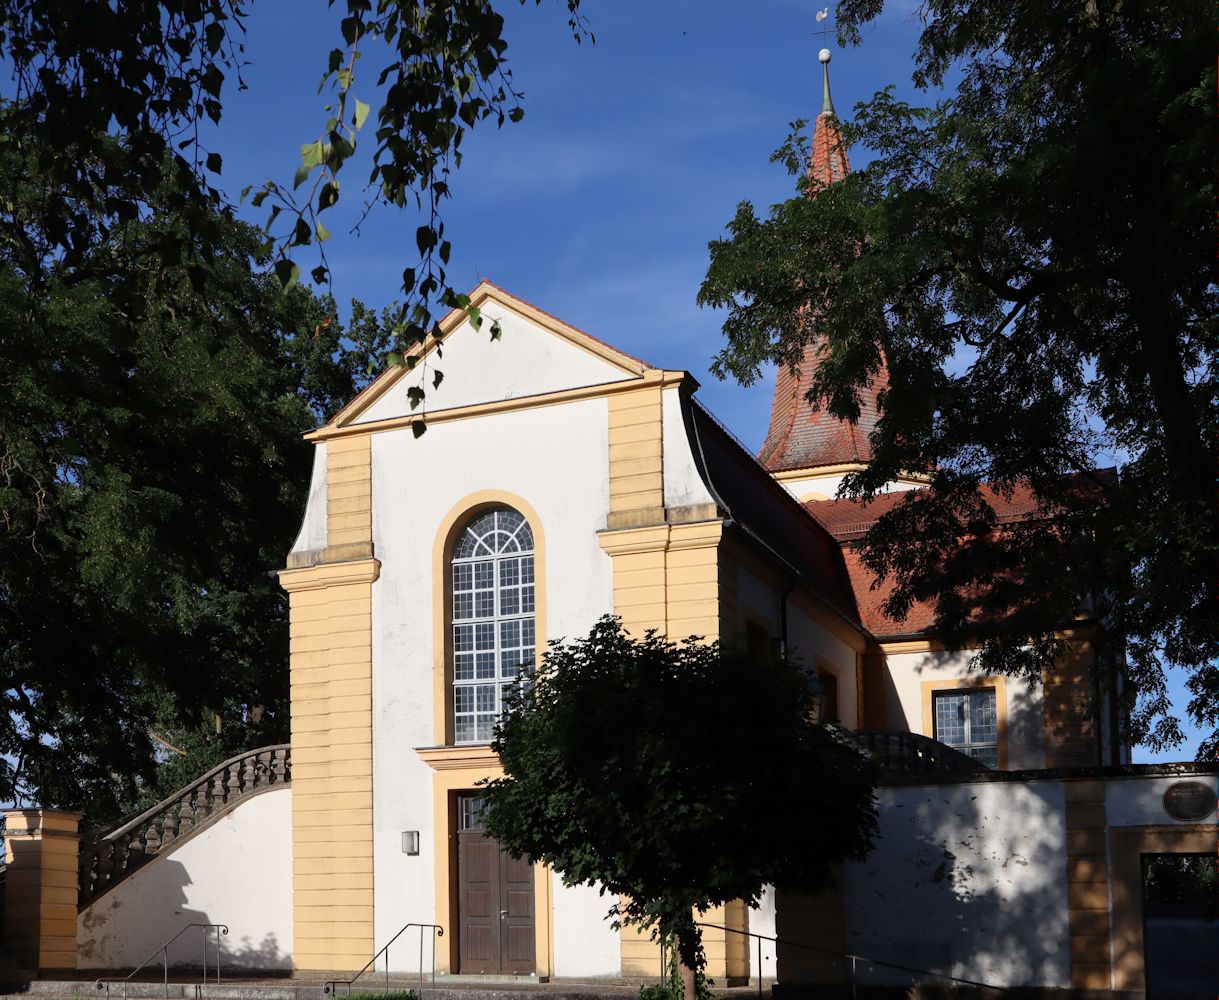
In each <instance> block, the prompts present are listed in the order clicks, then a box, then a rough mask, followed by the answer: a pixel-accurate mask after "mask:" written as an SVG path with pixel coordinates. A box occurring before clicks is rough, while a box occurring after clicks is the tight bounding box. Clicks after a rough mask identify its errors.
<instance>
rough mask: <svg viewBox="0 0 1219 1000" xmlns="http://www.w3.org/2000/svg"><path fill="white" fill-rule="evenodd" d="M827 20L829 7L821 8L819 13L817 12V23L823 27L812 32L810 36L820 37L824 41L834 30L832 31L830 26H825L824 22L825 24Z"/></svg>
mask: <svg viewBox="0 0 1219 1000" xmlns="http://www.w3.org/2000/svg"><path fill="white" fill-rule="evenodd" d="M829 19H830V9H829V7H822V8H821V9H820V10H819V11H817V23H818V24H820V25H824V27H822V28H821V29H820V30H818V31H814V32H812V34H814V35H820V36H821V37H822V39H823V40H824V39H825V36H826V35H828V34H829V33H830V32H831V31H833V30H834V29H833V27H832V26H831V25H829V24H826V22H827V21H828V20H829Z"/></svg>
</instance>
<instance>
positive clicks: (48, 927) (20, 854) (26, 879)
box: [3, 809, 81, 970]
mask: <svg viewBox="0 0 1219 1000" xmlns="http://www.w3.org/2000/svg"><path fill="white" fill-rule="evenodd" d="M80 816H81V814H80V813H77V812H67V811H63V810H59V809H6V810H5V811H4V822H5V838H4V862H5V865H6V868H7V874H6V879H5V881H6V885H7V890H6V896H7V899H6V901H5V902H6V905H5V909H4V925H3V931H4V942H5V948H6V951H7V954H8V955H10V956H11V957H12V958H13V959H15V960H17V961H18V962H19V963H20V964H21V965H24V966H26V967H29V968H34V969H40V970H52V969H54V970H61V969H75V968H76V901H77V882H76V880H77V873H76V867H77V855H78V853H79V850H80V836H79V833H78V829H79V825H80Z"/></svg>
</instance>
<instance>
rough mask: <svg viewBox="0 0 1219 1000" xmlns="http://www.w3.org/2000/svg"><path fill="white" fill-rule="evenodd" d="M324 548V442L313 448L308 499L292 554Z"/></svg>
mask: <svg viewBox="0 0 1219 1000" xmlns="http://www.w3.org/2000/svg"><path fill="white" fill-rule="evenodd" d="M325 547H326V442H325V441H321V442H319V443H318V444H316V445H314V448H313V472H312V473H311V474H310V476H309V499H308V500H307V501H306V503H305V517H304V519H303V521H302V523H301V530H300V533H299V534H298V535H297V536H296V541H295V542H293V543H292V551H293V552H312V551H315V550H317V549H324V548H325Z"/></svg>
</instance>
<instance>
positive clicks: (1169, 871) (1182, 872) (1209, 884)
mask: <svg viewBox="0 0 1219 1000" xmlns="http://www.w3.org/2000/svg"><path fill="white" fill-rule="evenodd" d="M1143 898H1144V901H1145V905H1146V906H1147V908H1148V909H1156V910H1161V911H1162V910H1164V909H1167V908H1185V907H1192V908H1195V909H1196V910H1198V911H1201V913H1202V914H1204V915H1205V916H1204V919H1206V920H1219V866H1217V865H1216V863H1215V857H1214V855H1210V854H1151V855H1146V856H1144V858H1143ZM1157 915H1159V914H1157Z"/></svg>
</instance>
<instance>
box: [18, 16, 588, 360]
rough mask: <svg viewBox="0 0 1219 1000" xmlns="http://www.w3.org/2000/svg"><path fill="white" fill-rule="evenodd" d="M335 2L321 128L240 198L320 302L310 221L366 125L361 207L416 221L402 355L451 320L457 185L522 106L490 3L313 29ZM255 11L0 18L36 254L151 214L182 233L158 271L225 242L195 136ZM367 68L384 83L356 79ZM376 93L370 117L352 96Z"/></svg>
mask: <svg viewBox="0 0 1219 1000" xmlns="http://www.w3.org/2000/svg"><path fill="white" fill-rule="evenodd" d="M519 2H520V3H521V4H522V5H523V4H525V3H526V2H527V0H519ZM533 2H534V4H535V5H540V4H541V0H533ZM564 2H565V4H566V7H567V11H568V23H569V26H570V27H571V30H572V33H573V35H574V37H575V39H576V41H577V42H578V41H580V40H581V39H582V38H583V37H584V36H585V35H588V36H589V37H590V38H591V37H592V36H591V34H590V33H589V32H588V31H587V28H586V26H585V24H584V21H583V19H582V17H581V15H580V13H579V6H580V0H564ZM336 5H337V6H339V7H340V8H342V9H343V10H344V11H345V13H344V16H343V17H342V18H341V20H340V22H339V33H338V37H336V38H335V46H334V48H333V49H332V50H331V51H330V52H329V54H328V56H327V59H326V63H325V64H324V66H322V67H319V69H321V83H320V86H319V88H318V92H319V94H320V93H323V92H324V93H326V95H327V99H328V100H329V103H327V104H326V105H325V106H324V109H323V110H324V115H325V118H324V124H323V125H322V127H321V129H320V130H319V133H318V134H317V135H316V136H314V137H312V138H310V139H309V141H308V142H305V143H303V144H302V145H301V147H300V160H301V162H300V167H299V168H298V169H297V170H296V173H295V176H294V178H293V181H292V183H291V184H288V183H286V182H283V181H279V180H275V179H268V180H266V181H265V182H264V183H263V184H261V185H259V186H258V187H257V188H256V189H255V188H254V187H248V188H246V189H245V191H244V192H243V198H245V197H249V199H250V201H251V203H252V204H253V205H254V206H255V207H260V208H265V210H266V212H267V217H266V223H265V226H264V233H263V250H264V252H266V253H269V254H273V256H274V257H275V263H274V274H275V277H276V279H277V280H278V282H279V284H280V286H281V287H283V288H285V289H286V288H288V287H290V286H292V285H293V284H294V283H295V282H297V281H298V279H299V277H300V273H301V262H300V260H299V259H297V257H298V256H299V255H298V254H297V252H296V251H297V248H301V247H316V253H317V264H316V266H314V267H313V268H312V269H311V271H310V275H311V277H312V278H313V280H314V281H315V282H316V283H318V284H321V285H325V286H326V287H327V288H329V281H330V268H329V263H328V261H327V258H326V252H325V250H324V246H323V244H324V243H325V241H326V240H327V239H328V238H329V236H330V234H329V232H328V230H327V229H326V226H325V225H324V224H323V222H322V219H321V217H322V215H323V213H325V212H327V211H329V210H330V209H332V208H334V206H335V205H336V204H337V203H338V202H339V199H340V196H341V193H342V191H343V189H342V187H341V184H340V179H341V178H340V175H341V174H342V175H343V176H346V175H345V174H343V170H344V167H346V166H348V161H349V160H351V159H352V157H354V156H355V154H356V151H357V148H358V146H359V143H360V142H361V137H362V134H363V133H364V130H365V129H367V128H368V127H369V122H370V121H372V122H374V123H375V132H374V134H373V137H372V142H373V143H374V146H373V155H372V170H371V173H370V175H369V177H368V180H367V182H366V184H365V185H364V188H363V190H362V192H360V193H361V195H362V197H363V198H364V200H365V203H366V205H367V206H368V208H369V209H371V208H372V207H373V206H376V205H381V206H389V207H393V208H397V209H408V208H409V209H410V210H412V211H415V212H417V213H418V214H419V216H420V218H421V224H420V225H419V228H418V238H417V244H418V251H419V258H418V260H417V261H416V262H412V263H411V264H409V265H408V266H405V267H404V270H403V275H402V282H403V284H402V288H403V293H404V295H405V296H406V298H405V301H404V304H403V305H402V306H401V307H400V308H399V309H398V310H397V316H396V320H397V322H396V329H397V337H396V339H397V342H398V347H399V349H401V348H403V347H409V346H411V345H414V344H418V343H420V342H422V340H423V339H424V338H425V337H426V335H427V334H428V333H430V332H431V331H432V329H433V327H434V326H435V320H436V316H435V315H434V312H433V311H434V309H435V307H436V306H440V307H441V308H443V309H446V310H447V309H449V308H461V307H462V303H461V302H460V301H459V299H460V295H459V293H458V291H457V290H456V289H454V288H452V287H451V286H450V285H449V283H448V281H447V278H446V274H445V265H446V264H447V263H448V260H449V257H450V254H451V252H452V247H451V244H450V242H449V240H448V239H447V238H446V237H445V230H444V220H443V217H442V212H441V207H442V205H443V202H444V201H445V199H447V198H448V197H449V196H450V188H449V177H450V173H451V171H452V170H453V169H455V168H457V167H459V166H460V164H461V158H462V149H461V147H462V142H463V139H464V138H465V135H466V133H467V132H468V131H469V130H470V129H472V128H474V127H475V126H476V125H477V124H478V123H480V122H486V121H491V122H494V123H495V124H496V125H499V126H502V125H503V124H504V122H505V121H510V122H516V121H520V120H521V117H522V115H523V110H522V108H521V97H522V95H521V94H520V93H519V92H518V91H517V90H516V89H515V88H514V86H513V83H512V74H511V71H510V69H509V68H508V65H507V63H508V55H507V52H508V43H507V40H506V39H505V38H504V19H503V17H502V16H501V15H500V13H499V12H498V11H497V10H496V9H495V6H493V4H492V3H490V2H488V0H421V2H415V0H410V2H404V0H378V2H377V3H375V4H374V3H373V2H372V0H340V2H338V3H337V4H336V0H330V2H329V3H322V0H316V2H315V3H314V5H313V6H312V8H311V9H312V11H313V13H314V14H316V15H318V16H321V15H323V14H325V13H326V10H327V7H334V6H336ZM249 6H250V5H249V4H248V3H247V2H246V0H122V2H118V3H28V2H16V0H9V2H7V3H4V4H3V7H2V9H3V15H4V16H3V18H0V56H3V58H4V60H5V62H6V64H7V65H8V66H9V67H10V69H11V71H12V73H13V77H14V91H13V107H12V109H11V116H12V117H11V119H10V124H11V126H12V128H10V130H8V131H7V132H5V133H4V134H3V135H0V144H2V145H5V146H8V147H9V148H10V149H17V150H19V151H20V155H23V156H24V155H32V156H33V157H34V163H33V164H32V169H33V173H34V176H37V177H39V178H40V179H43V180H45V181H46V183H47V188H48V191H49V192H50V193H49V196H48V197H46V198H45V199H42V200H41V201H40V203H39V204H37V205H36V206H35V205H31V206H30V209H31V211H30V212H29V213H28V214H27V216H26V218H25V219H24V220H23V221H24V224H25V225H26V226H27V227H28V229H29V232H30V233H31V235H32V236H33V237H34V238H35V239H37V240H39V241H41V242H42V244H43V247H44V250H45V252H46V253H47V254H49V255H51V256H55V257H57V258H62V259H63V260H64V261H65V262H66V263H67V264H68V265H69V266H76V265H79V264H80V263H81V262H82V261H83V260H84V259H85V258H86V257H87V256H88V255H89V254H90V253H91V252H92V250H93V248H95V247H96V246H98V245H99V244H100V243H103V242H104V241H105V240H106V239H107V238H108V235H109V234H110V233H111V232H112V231H113V230H114V229H115V228H116V227H120V226H122V225H124V224H126V223H128V222H131V221H133V220H135V219H148V218H149V217H150V215H151V213H152V203H153V202H154V201H156V200H158V199H160V200H161V201H162V202H163V203H164V204H165V205H166V206H167V207H168V209H169V210H170V211H172V212H174V214H175V215H176V216H177V217H178V218H179V219H181V220H182V221H183V223H184V226H183V227H182V228H181V230H179V231H174V232H168V233H164V234H162V237H163V238H162V240H161V242H160V243H159V244H158V246H157V247H156V253H157V254H158V256H159V257H160V258H161V260H162V262H163V263H164V264H166V265H167V266H173V265H176V264H197V263H199V261H200V260H201V259H206V258H207V256H208V255H209V254H210V253H211V252H213V251H214V250H216V249H217V248H218V247H220V246H221V245H222V244H223V242H224V240H225V238H226V237H225V234H224V231H223V227H222V226H220V225H219V223H218V218H219V216H218V214H217V213H218V211H219V210H221V209H226V208H227V207H228V203H227V201H226V198H225V195H224V194H223V192H222V191H221V190H220V189H219V188H218V187H217V186H215V185H216V184H217V183H218V181H217V180H216V175H219V174H220V172H221V169H222V166H223V164H222V162H221V158H220V156H219V155H217V154H216V153H214V152H211V151H209V150H207V149H206V148H205V147H204V146H203V145H202V144H201V143H200V140H199V127H200V126H201V125H207V124H217V123H219V122H220V121H221V117H222V114H223V110H224V104H225V101H226V100H228V99H229V94H228V93H227V92H226V89H225V88H226V85H229V86H231V84H232V83H234V82H236V83H237V85H238V87H239V88H240V87H241V85H242V81H241V69H242V66H243V62H244V58H245V23H244V22H245V18H246V17H247V16H248V7H249ZM368 59H375V60H376V61H377V64H378V66H379V69H378V70H375V71H374V74H373V75H369V76H368V77H365V75H364V74H363V72H362V71H361V68H360V65H361V61H363V60H368ZM374 92H376V93H377V94H378V95H379V98H380V103H379V105H378V106H376V107H374V106H373V105H372V104H370V103H369V101H367V100H365V99H362V98H361V96H360V95H361V94H363V95H364V97H365V98H367V97H370V96H371V95H372V94H373V93H374ZM115 140H117V141H115ZM357 228H358V226H357Z"/></svg>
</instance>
